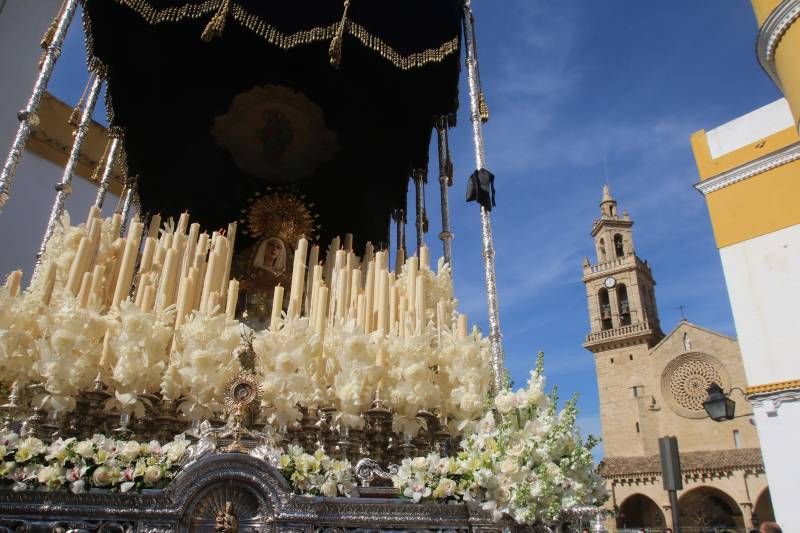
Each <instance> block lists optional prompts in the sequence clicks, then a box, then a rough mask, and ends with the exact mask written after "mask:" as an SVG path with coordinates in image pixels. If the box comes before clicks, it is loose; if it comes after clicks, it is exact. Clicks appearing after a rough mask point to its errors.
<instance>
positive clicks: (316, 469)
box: [278, 445, 356, 498]
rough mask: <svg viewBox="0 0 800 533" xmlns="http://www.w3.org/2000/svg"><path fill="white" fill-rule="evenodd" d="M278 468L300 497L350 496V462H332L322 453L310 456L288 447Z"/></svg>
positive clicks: (317, 452) (281, 456)
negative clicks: (301, 495) (302, 495)
mask: <svg viewBox="0 0 800 533" xmlns="http://www.w3.org/2000/svg"><path fill="white" fill-rule="evenodd" d="M278 469H279V470H280V471H281V473H282V474H283V476H284V477H285V478H286V480H287V481H288V482H289V484H290V485H291V486H292V488H293V489H294V490H295V492H298V493H299V494H304V495H313V496H327V497H329V498H332V497H334V496H347V497H349V496H351V495H352V494H353V489H354V488H355V486H356V482H355V481H354V480H353V467H352V465H351V464H350V462H349V461H337V460H334V459H331V458H330V457H328V456H327V455H326V454H325V452H324V451H323V450H317V451H316V452H314V455H309V454H307V453H305V452H304V451H303V448H301V447H300V446H294V445H290V446H288V447H287V450H286V453H283V454H281V455H280V457H279V458H278Z"/></svg>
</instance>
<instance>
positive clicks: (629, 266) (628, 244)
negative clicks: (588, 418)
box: [583, 185, 664, 457]
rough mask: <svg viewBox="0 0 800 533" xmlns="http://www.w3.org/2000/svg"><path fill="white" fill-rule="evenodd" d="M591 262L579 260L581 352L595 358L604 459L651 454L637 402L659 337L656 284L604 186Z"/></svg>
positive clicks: (644, 411) (645, 409) (627, 221)
mask: <svg viewBox="0 0 800 533" xmlns="http://www.w3.org/2000/svg"><path fill="white" fill-rule="evenodd" d="M592 238H593V239H594V249H595V253H596V258H595V262H594V263H592V262H591V261H590V260H589V259H588V258H586V259H584V260H583V283H584V285H586V300H587V302H588V305H589V324H590V330H589V334H588V335H587V336H586V339H585V341H584V343H583V346H584V348H586V349H587V350H589V351H590V352H592V353H593V354H594V360H595V367H596V370H597V388H598V393H599V397H600V398H599V399H600V420H601V423H602V426H603V446H604V448H605V454H606V456H612V457H613V456H633V455H641V454H643V453H650V452H652V453H654V451H653V450H650V449H648V448H649V447H651V446H652V445H654V444H655V441H653V442H649V441H647V440H646V439H645V438H644V436H645V435H646V434H650V433H652V432H653V431H656V432H657V428H655V427H650V426H651V425H652V423H653V420H654V418H653V417H652V416H648V415H649V409H650V407H651V406H646V405H644V404H641V402H639V401H637V400H639V399H644V398H638V396H640V395H642V394H643V391H644V386H643V385H644V382H643V377H644V376H647V375H648V374H649V371H650V368H649V365H650V360H649V357H648V355H649V353H650V349H651V348H652V347H653V346H655V345H656V344H657V343H658V341H660V340H661V339H662V338H663V337H664V334H663V333H662V332H661V327H660V326H659V320H658V309H657V307H656V296H655V292H654V290H653V289H654V287H655V284H656V283H655V280H654V279H653V274H652V272H651V271H650V267H649V266H648V264H647V262H646V261H643V260H641V259H640V258H639V257H638V256H637V255H636V248H635V247H634V245H633V221H632V220H631V218H630V217H629V216H628V213H627V212H623V214H622V215H621V216H620V214H619V212H618V210H617V202H616V200H614V198H612V197H611V192H610V191H609V189H608V185H606V186H605V187H603V198H602V200H601V201H600V217H599V218H597V219H595V221H594V224H593V225H592Z"/></svg>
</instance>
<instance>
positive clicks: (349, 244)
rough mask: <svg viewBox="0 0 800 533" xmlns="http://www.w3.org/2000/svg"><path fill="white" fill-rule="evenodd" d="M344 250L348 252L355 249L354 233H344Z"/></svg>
mask: <svg viewBox="0 0 800 533" xmlns="http://www.w3.org/2000/svg"><path fill="white" fill-rule="evenodd" d="M344 251H345V252H348V253H349V252H352V251H353V234H352V233H345V234H344Z"/></svg>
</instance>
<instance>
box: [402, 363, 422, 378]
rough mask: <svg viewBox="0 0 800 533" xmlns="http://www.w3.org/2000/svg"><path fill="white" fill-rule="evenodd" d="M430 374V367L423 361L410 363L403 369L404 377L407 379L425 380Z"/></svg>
mask: <svg viewBox="0 0 800 533" xmlns="http://www.w3.org/2000/svg"><path fill="white" fill-rule="evenodd" d="M427 376H428V367H427V366H425V365H423V364H422V363H414V364H411V365H408V366H407V367H406V368H405V369H404V370H403V378H404V379H405V380H406V381H424V380H425V379H426V378H427Z"/></svg>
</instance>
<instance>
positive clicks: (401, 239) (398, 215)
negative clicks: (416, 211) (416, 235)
mask: <svg viewBox="0 0 800 533" xmlns="http://www.w3.org/2000/svg"><path fill="white" fill-rule="evenodd" d="M394 222H395V229H396V230H397V231H396V235H397V251H398V252H399V251H400V250H403V253H404V254H406V255H408V250H406V226H405V224H406V211H405V209H395V211H394Z"/></svg>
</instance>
